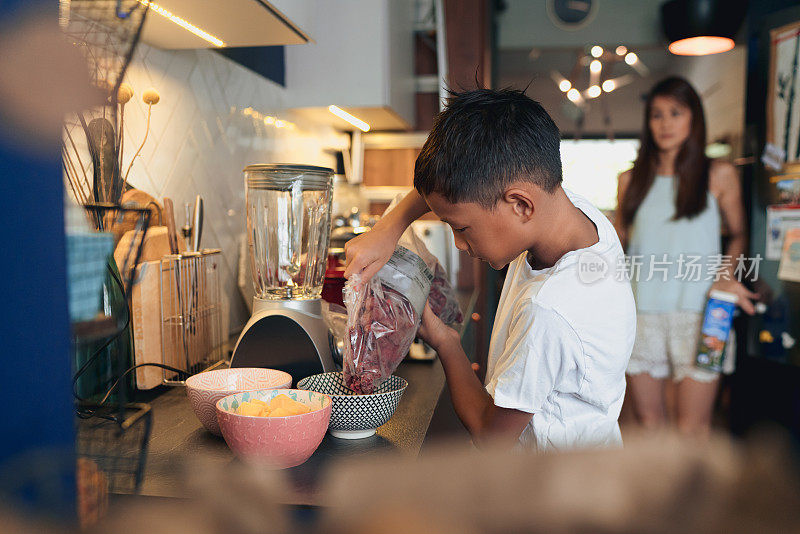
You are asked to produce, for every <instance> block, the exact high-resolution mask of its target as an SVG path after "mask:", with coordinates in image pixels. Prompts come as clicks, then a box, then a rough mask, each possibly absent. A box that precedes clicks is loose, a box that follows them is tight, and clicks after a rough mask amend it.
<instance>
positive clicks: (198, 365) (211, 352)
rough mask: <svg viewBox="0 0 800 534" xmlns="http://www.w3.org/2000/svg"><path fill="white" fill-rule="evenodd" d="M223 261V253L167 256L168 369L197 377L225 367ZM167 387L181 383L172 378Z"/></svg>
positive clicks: (163, 264)
mask: <svg viewBox="0 0 800 534" xmlns="http://www.w3.org/2000/svg"><path fill="white" fill-rule="evenodd" d="M221 262H222V255H221V254H220V250H219V249H205V250H203V251H202V252H187V253H185V254H180V255H169V256H165V257H164V258H162V260H161V271H162V276H161V298H160V302H161V322H162V326H161V333H162V334H161V338H162V359H163V363H164V364H165V365H169V366H172V367H177V368H179V369H181V370H184V371H186V372H187V373H188V374H194V373H197V372H200V371H203V370H206V369H209V368H210V367H214V366H217V365H220V364H221V363H222V359H223V357H224V354H223V344H224V342H225V341H226V338H225V336H224V335H223V332H222V300H221V295H220V285H219V273H220V270H221ZM239 367H258V366H252V365H241V366H239ZM165 383H168V384H181V382H176V381H174V380H172V379H171V378H167V377H166V375H165Z"/></svg>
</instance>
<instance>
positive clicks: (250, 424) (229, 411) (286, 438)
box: [217, 389, 333, 469]
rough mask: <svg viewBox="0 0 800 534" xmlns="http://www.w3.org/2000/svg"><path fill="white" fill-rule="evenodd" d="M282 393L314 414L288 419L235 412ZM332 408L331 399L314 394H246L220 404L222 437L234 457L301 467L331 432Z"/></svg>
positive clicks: (293, 391)
mask: <svg viewBox="0 0 800 534" xmlns="http://www.w3.org/2000/svg"><path fill="white" fill-rule="evenodd" d="M280 394H284V395H287V396H289V397H290V398H292V399H294V400H296V401H299V402H302V403H304V404H306V405H308V406H309V407H311V409H312V411H311V412H309V413H305V414H302V415H289V416H286V417H254V416H249V415H238V414H236V413H235V410H236V409H237V408H238V407H239V404H240V403H242V402H244V401H248V400H252V399H260V400H262V401H264V402H269V401H270V400H272V398H273V397H275V396H276V395H280ZM332 406H333V402H332V401H331V398H330V397H329V396H327V395H323V394H322V393H316V392H314V391H302V390H299V389H272V390H268V391H246V392H244V393H237V394H236V395H230V396H228V397H225V398H223V399H221V400H220V401H218V402H217V419H218V420H219V426H220V429H221V430H222V436H223V437H224V438H225V441H226V442H227V443H228V447H230V448H231V450H232V451H233V452H234V454H236V455H237V456H239V457H242V458H246V459H248V460H258V461H261V462H264V463H266V464H268V465H270V466H272V467H275V468H278V469H284V468H286V467H294V466H296V465H300V464H302V463H303V462H305V461H306V460H308V458H309V457H310V456H311V455H312V454H314V451H315V450H317V447H319V444H320V443H322V438H323V437H325V431H326V430H328V423H329V422H330V420H331V408H332Z"/></svg>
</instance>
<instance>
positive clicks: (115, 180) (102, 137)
mask: <svg viewBox="0 0 800 534" xmlns="http://www.w3.org/2000/svg"><path fill="white" fill-rule="evenodd" d="M88 128H89V131H88V134H87V135H88V141H89V143H90V144H91V145H92V146H93V147H94V150H92V151H91V156H92V172H93V173H94V174H93V176H94V182H93V183H94V185H93V192H94V200H95V202H109V203H112V204H114V203H116V202H117V201H118V200H119V197H120V194H121V192H122V182H120V181H119V162H118V160H117V155H116V152H115V151H116V147H115V141H116V135H115V133H114V125H113V124H111V121H109V120H108V119H106V118H103V117H98V118H96V119H92V120H91V121H90V122H89V126H88Z"/></svg>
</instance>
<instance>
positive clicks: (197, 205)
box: [192, 195, 203, 252]
mask: <svg viewBox="0 0 800 534" xmlns="http://www.w3.org/2000/svg"><path fill="white" fill-rule="evenodd" d="M193 219H194V220H193V223H192V226H193V228H192V250H194V251H195V252H198V251H199V250H200V238H201V237H202V236H203V197H201V196H200V195H197V198H196V199H195V200H194V217H193Z"/></svg>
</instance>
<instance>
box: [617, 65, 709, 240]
mask: <svg viewBox="0 0 800 534" xmlns="http://www.w3.org/2000/svg"><path fill="white" fill-rule="evenodd" d="M657 96H668V97H672V98H674V99H675V100H677V101H678V102H680V103H681V104H683V105H685V106H687V107H688V108H689V110H690V111H691V112H692V126H691V130H690V132H689V137H688V138H687V139H686V141H685V142H684V143H683V146H682V147H681V149H680V150H679V151H678V155H677V157H676V159H675V177H676V179H677V181H678V186H677V194H676V196H675V215H674V216H673V219H674V220H677V219H680V218H682V217H686V218H692V217H694V216H695V215H697V214H699V213H700V212H702V211H703V210H704V209H705V208H706V200H707V196H708V169H709V163H710V162H709V159H708V158H707V157H706V155H705V148H706V120H705V116H704V114H703V104H702V103H701V102H700V97H699V96H698V94H697V92H695V90H694V89H693V88H692V86H691V85H689V82H687V81H686V80H684V79H683V78H678V77H672V78H667V79H665V80H662V81H660V82H659V83H657V84H656V85H655V87H653V89H652V90H651V91H650V94H648V95H647V101H646V103H645V111H644V129H643V130H642V139H641V145H640V146H639V155H638V156H637V157H636V161H635V162H634V164H633V170H632V176H631V181H630V183H629V184H628V187H627V189H626V190H625V196H624V197H623V198H622V205H621V206H620V210H621V212H622V223H623V225H624V226H625V227H629V226H630V225H631V224H633V219H634V217H635V216H636V212H637V211H638V210H639V206H640V205H641V204H642V201H644V198H645V196H646V195H647V192H648V191H649V190H650V187H651V186H652V185H653V180H654V179H655V176H656V166H657V165H658V146H656V143H655V141H654V140H653V133H652V132H651V131H650V113H651V111H652V105H653V99H654V98H655V97H657Z"/></svg>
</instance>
